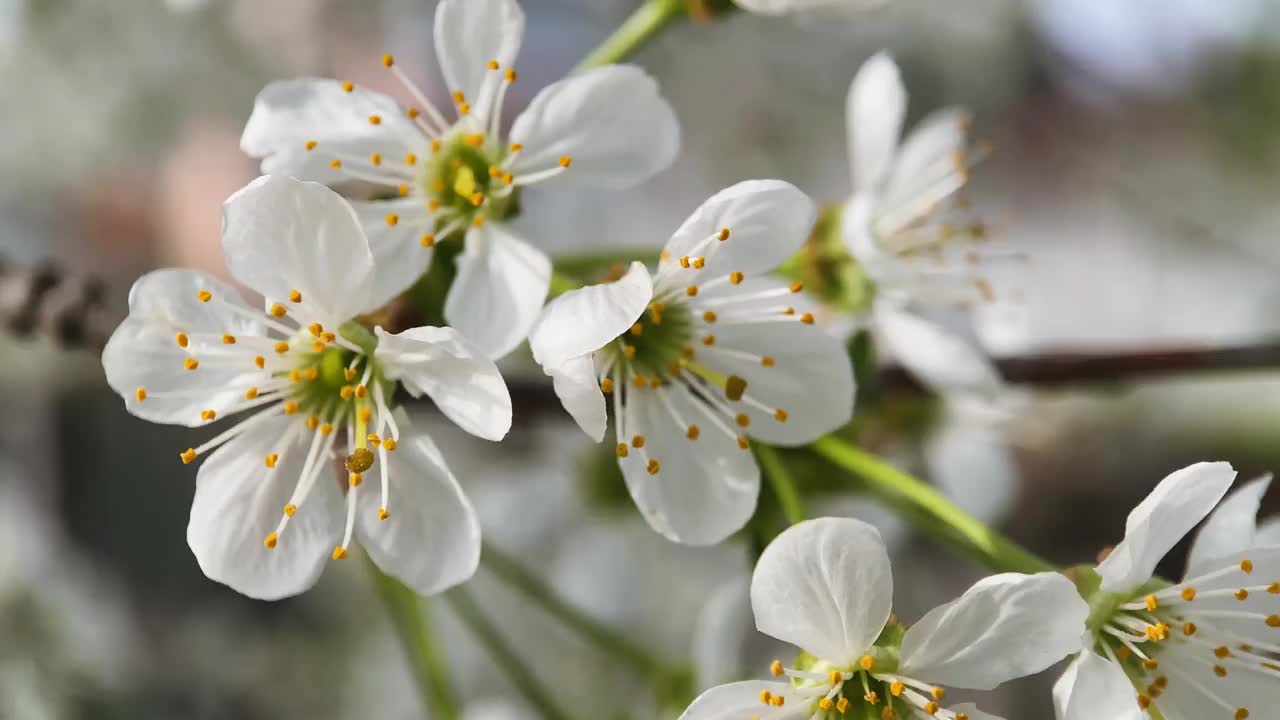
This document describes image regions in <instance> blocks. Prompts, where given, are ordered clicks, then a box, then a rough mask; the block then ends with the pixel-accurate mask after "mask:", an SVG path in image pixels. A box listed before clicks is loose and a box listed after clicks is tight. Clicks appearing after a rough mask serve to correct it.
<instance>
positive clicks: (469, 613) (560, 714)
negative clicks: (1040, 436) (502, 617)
mask: <svg viewBox="0 0 1280 720" xmlns="http://www.w3.org/2000/svg"><path fill="white" fill-rule="evenodd" d="M444 598H445V600H446V601H447V602H448V603H449V607H451V608H452V609H453V611H454V613H456V614H457V615H458V618H459V619H460V620H462V622H463V624H464V625H466V626H467V629H468V630H470V631H471V634H472V635H474V636H475V638H476V640H478V641H479V642H480V644H481V645H483V646H484V647H485V649H486V650H488V652H489V655H490V657H492V658H493V661H494V662H495V663H497V664H498V666H499V667H501V668H502V671H503V672H505V673H506V674H507V678H508V679H509V680H510V681H511V684H512V685H514V686H515V688H516V690H518V691H519V692H520V694H521V695H523V696H524V699H525V700H528V701H529V704H530V705H532V706H533V708H534V709H535V710H537V711H538V714H539V715H540V716H541V717H543V718H545V719H546V720H568V718H569V715H568V714H567V713H565V712H564V711H563V710H561V709H560V708H559V706H557V705H556V701H555V696H553V695H552V694H551V692H550V691H548V690H547V689H546V687H544V686H543V685H542V682H541V681H539V680H538V678H537V676H536V675H534V674H533V671H532V670H530V669H529V666H528V665H526V664H525V663H524V661H523V660H521V659H520V656H519V655H517V654H516V651H515V649H514V648H513V647H511V645H510V643H508V642H507V639H506V638H505V637H503V635H502V632H501V631H500V630H498V627H497V626H496V625H494V624H493V621H492V620H490V619H489V616H488V615H485V613H484V611H483V610H481V609H480V606H479V605H477V604H476V601H475V599H474V598H472V597H471V594H470V593H469V592H467V590H466V589H465V588H461V587H457V588H454V589H452V590H450V591H449V592H447V593H445V595H444Z"/></svg>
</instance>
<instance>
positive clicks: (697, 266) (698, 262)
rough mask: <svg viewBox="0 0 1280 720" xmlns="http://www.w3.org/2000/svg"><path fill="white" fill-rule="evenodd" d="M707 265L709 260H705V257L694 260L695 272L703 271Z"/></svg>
mask: <svg viewBox="0 0 1280 720" xmlns="http://www.w3.org/2000/svg"><path fill="white" fill-rule="evenodd" d="M706 264H707V259H706V258H704V257H698V258H694V260H693V269H694V270H701V269H702V268H703V267H704V266H706Z"/></svg>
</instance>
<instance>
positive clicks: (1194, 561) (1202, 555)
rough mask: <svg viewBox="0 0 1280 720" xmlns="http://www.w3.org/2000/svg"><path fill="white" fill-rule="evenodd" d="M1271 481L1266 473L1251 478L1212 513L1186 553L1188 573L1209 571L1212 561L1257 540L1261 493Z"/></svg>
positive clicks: (1233, 552)
mask: <svg viewBox="0 0 1280 720" xmlns="http://www.w3.org/2000/svg"><path fill="white" fill-rule="evenodd" d="M1270 485H1271V475H1270V474H1267V475H1264V476H1262V477H1260V478H1256V479H1254V480H1251V481H1250V482H1248V483H1247V484H1245V485H1244V487H1241V488H1240V489H1239V490H1236V491H1235V492H1233V493H1231V495H1230V496H1229V497H1227V498H1226V499H1225V500H1223V501H1222V502H1220V503H1218V507H1217V509H1215V510H1214V511H1213V513H1212V514H1211V515H1209V519H1208V520H1206V521H1205V523H1204V526H1203V527H1201V528H1200V532H1199V533H1197V534H1196V540H1195V542H1194V543H1192V544H1191V552H1190V554H1189V555H1188V556H1187V574H1186V576H1187V577H1195V576H1196V575H1201V574H1203V573H1205V572H1207V571H1208V569H1209V568H1208V565H1209V563H1210V562H1211V561H1213V560H1215V559H1217V558H1221V557H1225V556H1227V555H1232V554H1235V553H1239V552H1241V551H1243V550H1247V549H1249V548H1251V547H1253V546H1254V545H1255V544H1257V535H1258V508H1259V507H1261V506H1262V496H1263V495H1266V494H1267V488H1268V487H1270Z"/></svg>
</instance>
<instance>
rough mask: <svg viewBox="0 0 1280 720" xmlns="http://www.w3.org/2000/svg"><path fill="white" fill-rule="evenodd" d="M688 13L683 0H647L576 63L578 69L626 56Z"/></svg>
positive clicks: (599, 64) (610, 61) (619, 59)
mask: <svg viewBox="0 0 1280 720" xmlns="http://www.w3.org/2000/svg"><path fill="white" fill-rule="evenodd" d="M687 14H688V7H687V6H686V0H646V2H645V3H644V4H643V5H641V6H640V7H638V8H636V11H635V12H634V13H632V14H631V17H629V18H627V19H626V21H625V22H623V23H622V25H621V26H620V27H619V28H618V29H617V30H615V31H614V32H613V34H612V35H610V36H609V37H608V38H607V39H606V40H605V41H604V42H603V43H601V44H600V47H598V48H596V49H595V50H593V51H592V52H591V54H590V55H588V56H587V57H586V58H584V59H583V60H582V62H580V63H578V67H577V69H578V70H590V69H591V68H597V67H600V66H602V65H611V64H613V63H616V62H620V61H622V60H625V59H626V58H627V57H629V56H630V55H631V54H632V53H634V52H635V51H636V50H638V49H640V46H642V45H644V44H645V43H646V42H648V41H649V40H650V39H651V38H653V36H654V35H657V34H658V32H659V31H660V30H662V29H663V28H665V27H666V26H667V25H668V24H670V23H671V22H672V21H673V20H675V19H677V18H679V17H682V16H684V15H687Z"/></svg>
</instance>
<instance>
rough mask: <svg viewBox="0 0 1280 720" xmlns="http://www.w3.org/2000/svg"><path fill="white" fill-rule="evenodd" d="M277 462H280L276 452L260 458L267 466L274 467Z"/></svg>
mask: <svg viewBox="0 0 1280 720" xmlns="http://www.w3.org/2000/svg"><path fill="white" fill-rule="evenodd" d="M278 462H280V456H279V455H277V454H276V453H271V454H270V455H268V456H266V457H264V458H262V464H263V465H266V466H267V467H269V468H274V467H275V466H276V463H278ZM285 512H286V513H288V512H289V511H288V510H285Z"/></svg>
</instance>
